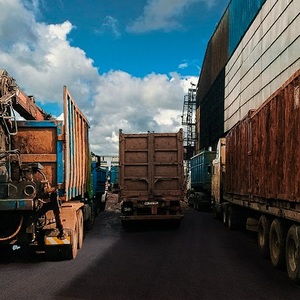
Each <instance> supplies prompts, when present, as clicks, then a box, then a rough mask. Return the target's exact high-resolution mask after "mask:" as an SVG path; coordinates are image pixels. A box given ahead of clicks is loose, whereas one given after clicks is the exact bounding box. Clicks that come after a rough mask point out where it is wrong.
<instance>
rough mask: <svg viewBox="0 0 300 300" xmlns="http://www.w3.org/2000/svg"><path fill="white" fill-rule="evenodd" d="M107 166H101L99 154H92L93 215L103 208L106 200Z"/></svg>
mask: <svg viewBox="0 0 300 300" xmlns="http://www.w3.org/2000/svg"><path fill="white" fill-rule="evenodd" d="M107 172H108V171H107V168H105V167H101V161H100V156H99V155H95V154H94V153H93V154H92V181H93V196H94V201H93V203H94V205H95V208H94V210H95V215H96V216H97V215H98V214H99V213H100V212H101V211H103V210H104V209H105V205H106V201H107V191H106V182H107Z"/></svg>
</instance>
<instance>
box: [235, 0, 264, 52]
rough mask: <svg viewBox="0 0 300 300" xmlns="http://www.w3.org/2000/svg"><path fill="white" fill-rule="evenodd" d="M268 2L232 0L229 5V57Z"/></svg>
mask: <svg viewBox="0 0 300 300" xmlns="http://www.w3.org/2000/svg"><path fill="white" fill-rule="evenodd" d="M265 2H266V0H232V1H231V2H230V4H229V24H230V26H229V56H231V54H232V53H233V51H234V50H235V48H236V47H237V45H238V44H239V42H240V40H241V38H242V37H243V36H244V34H245V32H246V31H247V29H248V27H249V25H250V24H251V23H252V21H253V19H254V17H255V16H256V14H257V13H258V11H259V10H260V8H261V7H262V5H263V4H264V3H265Z"/></svg>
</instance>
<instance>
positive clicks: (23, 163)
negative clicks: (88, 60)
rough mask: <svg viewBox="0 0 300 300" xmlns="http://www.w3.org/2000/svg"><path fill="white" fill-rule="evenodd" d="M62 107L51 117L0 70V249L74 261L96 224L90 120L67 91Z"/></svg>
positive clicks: (64, 94)
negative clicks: (33, 250)
mask: <svg viewBox="0 0 300 300" xmlns="http://www.w3.org/2000/svg"><path fill="white" fill-rule="evenodd" d="M63 105H64V121H59V120H56V119H54V118H52V117H51V115H48V114H46V113H45V112H44V111H43V110H42V109H41V108H39V107H38V105H37V104H36V103H35V100H34V98H33V97H31V96H27V95H26V94H25V93H24V92H23V91H22V90H21V89H20V88H19V86H18V85H17V84H16V81H15V79H14V78H12V77H11V76H10V75H9V74H8V73H7V71H5V70H0V134H1V139H0V246H4V247H12V248H13V249H18V248H20V247H21V248H22V247H24V248H25V247H28V246H32V247H35V248H36V249H39V250H42V251H45V254H46V256H47V257H48V258H50V259H54V260H57V259H59V260H60V259H73V258H75V257H76V255H77V251H78V249H80V248H81V247H82V245H83V235H84V225H85V224H88V225H91V224H92V223H93V220H94V217H93V205H92V201H93V195H92V182H91V159H90V150H89V140H88V130H89V125H88V121H87V119H86V118H85V116H84V115H83V113H82V112H81V111H80V110H79V108H78V107H77V105H76V103H75V101H74V99H73V98H72V96H71V94H70V93H69V91H68V89H67V87H66V86H64V88H63ZM15 111H17V112H18V113H19V114H20V115H21V117H23V118H24V119H25V120H21V121H17V120H16V117H15Z"/></svg>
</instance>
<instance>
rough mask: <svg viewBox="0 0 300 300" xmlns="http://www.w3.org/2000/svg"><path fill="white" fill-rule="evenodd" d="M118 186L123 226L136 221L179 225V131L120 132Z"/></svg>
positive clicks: (181, 192) (181, 190)
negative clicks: (162, 221)
mask: <svg viewBox="0 0 300 300" xmlns="http://www.w3.org/2000/svg"><path fill="white" fill-rule="evenodd" d="M119 187H120V191H119V201H120V202H121V216H120V219H121V223H122V225H123V226H124V227H126V226H127V225H129V224H132V223H136V221H155V220H168V221H171V222H172V223H173V222H174V223H175V224H177V225H178V224H180V221H181V220H182V218H183V214H182V209H181V201H182V200H183V198H184V176H183V138H182V130H179V132H178V133H153V132H148V133H141V134H125V133H123V132H122V130H120V131H119Z"/></svg>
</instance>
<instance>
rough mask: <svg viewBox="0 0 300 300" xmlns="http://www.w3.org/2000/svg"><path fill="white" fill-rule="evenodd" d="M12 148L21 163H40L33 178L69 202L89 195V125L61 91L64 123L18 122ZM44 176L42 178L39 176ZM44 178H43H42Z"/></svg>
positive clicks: (66, 94) (67, 95)
mask: <svg viewBox="0 0 300 300" xmlns="http://www.w3.org/2000/svg"><path fill="white" fill-rule="evenodd" d="M17 124H18V125H17V127H18V133H17V134H16V135H13V136H12V148H13V149H19V150H20V158H21V162H22V163H39V164H41V166H42V168H43V169H42V170H40V172H37V173H36V174H35V175H34V176H35V177H36V178H34V179H35V180H37V181H42V180H44V179H47V180H48V181H49V184H50V186H52V187H55V188H57V189H58V193H59V196H60V199H61V200H63V201H68V200H71V199H74V198H75V197H78V196H82V197H84V195H85V193H90V190H89V189H90V185H89V184H90V177H91V175H90V173H91V172H90V168H91V166H90V165H91V163H90V152H89V141H88V130H89V125H88V122H87V120H86V118H85V116H84V115H83V114H82V113H81V111H80V110H79V109H78V107H77V105H76V103H75V102H74V100H73V98H72V96H71V95H70V93H69V92H68V90H67V88H66V87H64V122H62V121H57V120H44V121H18V123H17ZM42 174H43V175H42ZM43 176H44V178H43Z"/></svg>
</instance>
